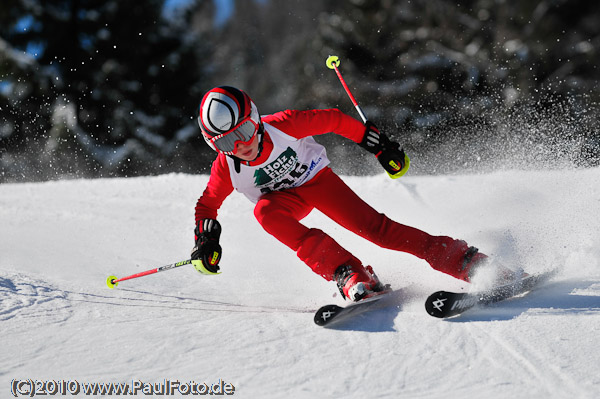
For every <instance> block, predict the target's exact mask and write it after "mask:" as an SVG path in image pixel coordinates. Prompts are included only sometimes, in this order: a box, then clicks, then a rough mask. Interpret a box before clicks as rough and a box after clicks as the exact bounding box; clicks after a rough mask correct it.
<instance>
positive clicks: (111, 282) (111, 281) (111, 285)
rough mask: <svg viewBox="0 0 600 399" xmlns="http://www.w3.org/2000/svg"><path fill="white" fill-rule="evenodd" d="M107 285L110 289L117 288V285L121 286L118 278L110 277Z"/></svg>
mask: <svg viewBox="0 0 600 399" xmlns="http://www.w3.org/2000/svg"><path fill="white" fill-rule="evenodd" d="M106 285H107V286H108V288H111V289H113V288H115V287H116V286H117V285H119V283H118V281H117V276H108V278H107V279H106Z"/></svg>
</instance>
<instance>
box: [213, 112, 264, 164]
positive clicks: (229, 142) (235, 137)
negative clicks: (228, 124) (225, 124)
mask: <svg viewBox="0 0 600 399" xmlns="http://www.w3.org/2000/svg"><path fill="white" fill-rule="evenodd" d="M259 128H260V125H259V124H258V123H257V122H256V121H255V120H254V119H253V118H252V115H250V116H248V117H247V118H244V119H243V120H242V121H241V122H240V123H238V124H237V125H236V126H235V127H234V128H233V129H231V130H230V131H229V132H227V133H223V134H220V135H218V136H215V137H212V138H210V139H209V140H208V141H209V142H210V143H211V144H212V145H213V146H214V147H215V149H217V151H220V152H222V153H224V154H227V155H233V154H234V153H235V152H236V146H237V145H238V144H248V143H249V142H250V141H251V140H252V139H253V138H254V136H255V135H256V133H257V132H258V129H259Z"/></svg>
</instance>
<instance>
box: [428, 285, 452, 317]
mask: <svg viewBox="0 0 600 399" xmlns="http://www.w3.org/2000/svg"><path fill="white" fill-rule="evenodd" d="M447 300H448V292H446V291H437V292H434V293H433V294H431V295H429V297H428V298H427V300H426V301H425V311H426V312H427V314H429V315H430V316H433V317H437V318H440V319H442V318H444V317H447V316H448V314H447V307H446V301H447Z"/></svg>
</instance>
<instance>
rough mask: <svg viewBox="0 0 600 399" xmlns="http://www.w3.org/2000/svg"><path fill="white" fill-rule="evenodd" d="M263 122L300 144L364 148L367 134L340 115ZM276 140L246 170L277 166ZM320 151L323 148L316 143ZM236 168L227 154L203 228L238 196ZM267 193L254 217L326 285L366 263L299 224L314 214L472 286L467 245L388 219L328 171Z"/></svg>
mask: <svg viewBox="0 0 600 399" xmlns="http://www.w3.org/2000/svg"><path fill="white" fill-rule="evenodd" d="M262 122H263V123H265V124H268V125H270V128H271V127H274V128H276V129H278V130H279V131H281V132H283V133H285V135H288V136H291V137H292V138H293V140H296V139H298V140H302V139H305V138H307V137H310V136H314V135H319V134H324V133H329V132H333V133H336V134H339V135H342V136H344V137H346V138H348V139H350V140H352V141H354V142H356V143H360V142H361V141H362V139H363V135H364V133H365V126H364V125H363V124H362V123H361V122H359V121H358V120H356V119H354V118H352V117H350V116H348V115H346V114H344V113H342V112H341V111H339V110H337V109H328V110H312V111H290V110H288V111H283V112H278V113H276V114H273V115H268V116H263V117H262ZM274 139H275V137H273V138H272V137H270V135H269V129H265V134H264V137H263V150H262V152H261V154H260V156H259V157H258V158H257V159H256V160H254V161H251V162H249V163H246V162H242V164H241V166H240V168H241V169H243V168H245V167H256V166H261V165H265V164H266V163H267V160H268V159H273V158H272V156H273V151H277V150H278V148H279V147H277V146H274V141H275V140H274ZM311 140H312V139H311ZM313 145H317V146H319V148H321V147H320V145H318V144H316V143H313ZM288 150H289V148H288ZM286 152H287V151H286ZM323 153H324V151H323ZM288 158H289V157H288ZM284 159H286V158H284ZM231 165H232V160H231V159H229V160H228V159H227V157H226V156H225V155H223V154H219V155H218V156H217V159H216V160H215V161H214V162H213V164H212V168H211V174H210V179H209V182H208V185H207V187H206V189H205V190H204V193H203V194H202V196H201V197H200V198H199V200H198V202H197V204H196V212H195V218H196V223H198V222H199V221H200V220H202V219H206V218H210V219H216V218H217V211H218V209H219V208H220V207H221V204H222V203H223V201H224V200H225V198H226V197H227V196H229V194H231V192H232V191H233V189H234V183H233V181H238V180H239V178H238V176H237V175H234V174H236V173H238V172H236V171H235V170H232V167H231ZM292 168H293V166H292ZM233 169H235V168H233ZM257 175H258V174H257V173H256V172H255V174H254V178H255V181H258V180H259V178H258V177H256V176H257ZM232 176H233V179H234V180H232ZM238 184H239V183H238ZM265 191H266V192H265V193H263V194H261V195H260V196H258V198H257V199H256V201H257V202H256V206H255V208H254V215H255V216H256V218H257V220H258V222H259V223H260V224H261V225H262V227H263V228H264V229H265V230H266V231H267V232H268V233H269V234H271V235H273V236H274V237H275V238H277V239H278V240H279V241H281V242H282V243H283V244H285V245H287V246H288V247H290V248H291V249H292V250H294V251H295V252H296V254H297V255H298V257H299V258H300V259H301V260H302V261H303V262H304V263H306V264H307V265H308V266H309V267H310V268H311V269H312V270H313V271H314V272H315V273H317V274H319V275H321V276H322V277H324V278H325V279H327V280H332V279H333V274H334V272H335V270H336V268H337V267H339V266H341V265H344V264H360V261H359V260H358V259H357V258H356V257H354V256H353V255H352V254H351V253H350V252H349V251H348V250H346V249H344V248H343V247H342V246H341V245H339V244H338V243H337V242H336V241H335V240H334V239H333V238H331V237H330V236H329V235H327V234H326V233H324V232H323V231H321V230H319V229H316V228H309V227H307V226H305V225H303V224H302V223H300V220H302V219H303V218H304V217H305V216H307V215H308V214H309V213H310V212H311V211H312V210H313V209H314V208H316V209H318V210H319V211H321V212H322V213H323V214H325V215H326V216H328V217H329V218H331V219H332V220H333V221H335V222H336V223H338V224H339V225H341V226H343V227H344V228H346V229H348V230H350V231H352V232H354V233H356V234H358V235H359V236H361V237H363V238H365V239H367V240H369V241H371V242H373V243H375V244H377V245H378V246H380V247H383V248H388V249H392V250H397V251H402V252H407V253H410V254H412V255H415V256H417V257H419V258H421V259H424V260H426V261H427V262H428V263H429V264H430V265H431V266H432V267H433V268H434V269H436V270H439V271H441V272H444V273H447V274H450V275H452V276H454V277H457V278H461V279H465V280H466V279H468V278H467V276H466V271H465V270H463V268H464V267H463V265H462V259H463V257H464V254H465V251H466V250H467V244H466V243H465V242H464V241H461V240H454V239H452V238H450V237H446V236H432V235H429V234H427V233H426V232H424V231H421V230H419V229H416V228H414V227H409V226H406V225H403V224H400V223H397V222H395V221H393V220H391V219H389V218H388V217H387V216H385V215H384V214H382V213H379V212H377V211H376V210H374V209H373V208H372V207H371V206H369V205H368V204H367V203H366V202H364V201H363V200H362V199H361V198H360V197H359V196H358V195H356V193H354V191H352V190H351V189H350V188H349V187H348V186H347V185H346V184H345V183H344V182H343V181H342V179H340V177H339V176H337V175H336V174H335V173H334V172H333V171H332V170H331V169H330V168H329V167H328V166H325V167H322V169H320V171H318V173H316V174H315V175H314V176H312V177H311V178H308V179H306V181H304V182H302V183H301V184H299V185H298V186H296V187H291V188H285V189H282V190H280V191H270V190H265Z"/></svg>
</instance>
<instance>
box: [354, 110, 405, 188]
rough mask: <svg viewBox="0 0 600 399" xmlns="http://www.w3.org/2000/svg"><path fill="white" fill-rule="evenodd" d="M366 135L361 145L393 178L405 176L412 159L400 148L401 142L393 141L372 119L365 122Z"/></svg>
mask: <svg viewBox="0 0 600 399" xmlns="http://www.w3.org/2000/svg"><path fill="white" fill-rule="evenodd" d="M365 127H366V128H365V135H364V137H363V139H362V141H361V142H360V143H359V145H360V146H361V147H362V148H364V149H365V150H367V151H369V152H370V153H372V154H375V157H376V158H377V160H378V161H379V163H380V164H381V166H383V169H385V171H386V172H387V173H388V175H390V177H391V178H392V179H397V178H399V177H400V176H403V175H404V174H405V173H406V171H408V168H409V166H410V159H409V158H408V156H407V155H406V154H405V153H404V150H403V149H402V148H400V144H398V143H396V142H395V141H391V140H390V139H389V138H388V137H387V136H386V135H385V134H383V133H381V132H380V131H379V129H377V126H375V124H374V123H373V122H371V121H367V123H366V124H365Z"/></svg>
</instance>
